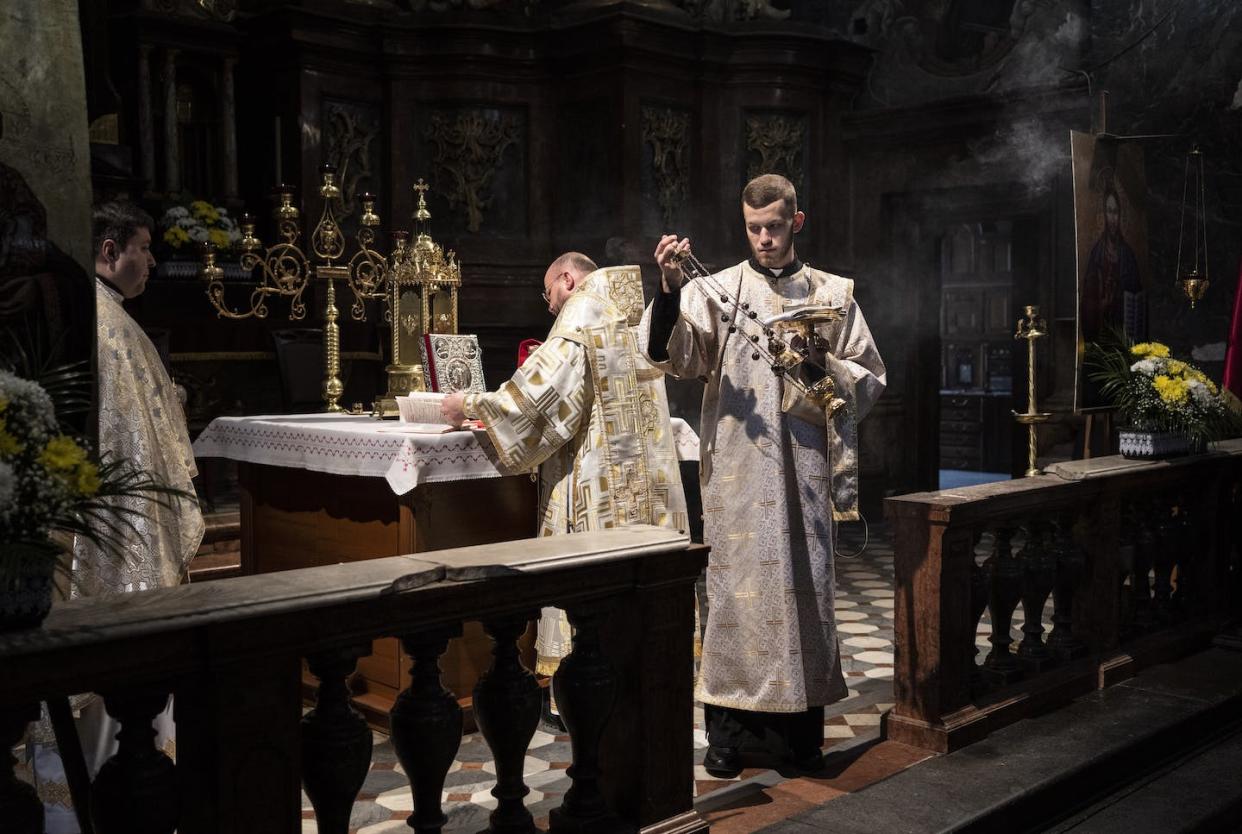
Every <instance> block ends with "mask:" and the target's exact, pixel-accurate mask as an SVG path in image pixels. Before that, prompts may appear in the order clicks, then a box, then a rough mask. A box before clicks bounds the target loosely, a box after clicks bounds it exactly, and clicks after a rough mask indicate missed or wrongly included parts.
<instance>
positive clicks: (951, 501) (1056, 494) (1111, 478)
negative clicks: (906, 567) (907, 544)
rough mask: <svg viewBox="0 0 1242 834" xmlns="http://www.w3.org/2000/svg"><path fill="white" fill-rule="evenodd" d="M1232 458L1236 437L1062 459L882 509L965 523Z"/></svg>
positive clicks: (1239, 453)
mask: <svg viewBox="0 0 1242 834" xmlns="http://www.w3.org/2000/svg"><path fill="white" fill-rule="evenodd" d="M1237 457H1242V438H1235V439H1231V440H1224V441H1221V442H1219V443H1214V444H1212V447H1211V450H1210V451H1208V452H1206V453H1204V454H1199V455H1190V456H1187V457H1179V458H1170V459H1167V460H1156V461H1139V460H1130V459H1127V458H1123V457H1122V456H1120V455H1108V456H1105V457H1099V458H1092V459H1090V460H1076V461H1066V462H1063V463H1057V464H1054V465H1052V466H1051V467H1049V469H1048V473H1047V474H1044V475H1036V476H1034V477H1031V478H1015V479H1013V480H1010V481H996V482H994V483H989V484H979V485H977V486H968V487H959V488H956V489H945V490H938V491H935V492H912V493H909V494H907V495H896V496H893V497H891V498H886V499H884V503H885V513H886V514H887V515H888V516H889V517H890V518H894V519H895V518H909V517H921V518H922V517H926V518H931V519H933V520H939V521H942V522H947V521H948V520H949V518H950V517H952V518H953V520H954V521H955V522H956V521H960V522H963V523H967V522H972V521H975V520H977V518H984V517H987V516H991V515H998V514H1006V513H1015V512H1021V511H1023V510H1024V509H1027V508H1034V507H1036V506H1038V507H1040V508H1045V509H1050V507H1048V506H1047V505H1048V504H1049V503H1053V502H1055V503H1067V504H1068V503H1071V502H1074V501H1077V500H1080V499H1081V498H1084V497H1086V496H1087V495H1091V494H1095V493H1096V492H1098V491H1099V490H1101V489H1104V488H1110V487H1116V488H1126V487H1128V486H1130V485H1131V483H1134V484H1143V483H1146V482H1150V481H1153V480H1158V479H1160V478H1162V477H1165V476H1173V477H1178V476H1184V475H1186V474H1189V470H1193V469H1195V468H1200V467H1203V466H1215V465H1218V464H1220V463H1222V462H1224V461H1228V460H1231V459H1233V458H1237Z"/></svg>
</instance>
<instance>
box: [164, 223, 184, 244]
mask: <svg viewBox="0 0 1242 834" xmlns="http://www.w3.org/2000/svg"><path fill="white" fill-rule="evenodd" d="M164 242H165V243H167V244H168V245H169V246H171V247H172V248H174V249H177V248H180V247H181V246H182V245H183V244H186V243H189V242H190V235H189V234H188V233H187V232H186V230H185V229H183V228H181V227H180V226H172V227H171V228H169V229H168V230H167V231H165V232H164Z"/></svg>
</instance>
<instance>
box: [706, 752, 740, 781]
mask: <svg viewBox="0 0 1242 834" xmlns="http://www.w3.org/2000/svg"><path fill="white" fill-rule="evenodd" d="M703 769H704V770H706V771H707V772H708V773H710V774H711V775H712V776H715V777H716V778H717V779H732V778H733V777H735V776H737V775H738V774H739V773H741V772H742V757H741V756H739V755H738V752H737V748H736V747H708V748H707V755H705V756H704V757H703Z"/></svg>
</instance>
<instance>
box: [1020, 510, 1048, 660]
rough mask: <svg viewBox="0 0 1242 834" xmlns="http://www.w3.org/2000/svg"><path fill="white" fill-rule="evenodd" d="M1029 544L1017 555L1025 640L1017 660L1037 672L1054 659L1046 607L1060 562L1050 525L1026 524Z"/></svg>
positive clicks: (1035, 522)
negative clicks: (1047, 642) (1046, 630)
mask: <svg viewBox="0 0 1242 834" xmlns="http://www.w3.org/2000/svg"><path fill="white" fill-rule="evenodd" d="M1027 531H1028V534H1027V538H1026V544H1025V545H1024V546H1023V547H1022V551H1021V553H1019V554H1018V561H1019V562H1021V564H1022V616H1023V621H1022V635H1023V636H1022V642H1021V643H1020V644H1019V645H1018V659H1019V661H1020V662H1021V663H1022V666H1023V669H1024V670H1025V671H1026V673H1027V674H1038V673H1039V672H1040V671H1042V670H1043V669H1044V668H1046V667H1047V665H1048V663H1049V661H1050V660H1052V652H1051V651H1049V650H1048V647H1047V646H1045V645H1044V641H1043V637H1042V635H1043V633H1044V623H1043V618H1044V606H1045V605H1046V604H1047V602H1048V596H1049V594H1051V593H1052V588H1053V585H1055V584H1056V578H1057V562H1056V556H1055V555H1054V554H1053V553H1052V548H1051V547H1050V542H1049V540H1048V532H1049V530H1048V524H1047V522H1044V521H1032V522H1031V524H1030V525H1029V526H1028V527H1027Z"/></svg>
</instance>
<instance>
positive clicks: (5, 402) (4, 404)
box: [0, 394, 9, 414]
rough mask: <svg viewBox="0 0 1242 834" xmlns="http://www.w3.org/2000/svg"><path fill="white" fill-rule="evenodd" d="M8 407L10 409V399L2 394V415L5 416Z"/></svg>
mask: <svg viewBox="0 0 1242 834" xmlns="http://www.w3.org/2000/svg"><path fill="white" fill-rule="evenodd" d="M8 407H9V398H8V397H6V396H4V394H0V414H3V413H4V410H5V409H6V408H8Z"/></svg>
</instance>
